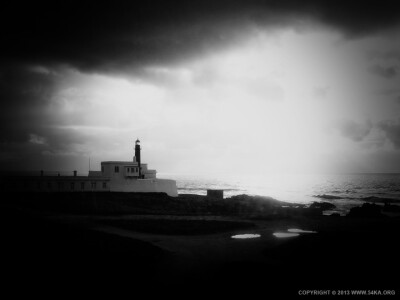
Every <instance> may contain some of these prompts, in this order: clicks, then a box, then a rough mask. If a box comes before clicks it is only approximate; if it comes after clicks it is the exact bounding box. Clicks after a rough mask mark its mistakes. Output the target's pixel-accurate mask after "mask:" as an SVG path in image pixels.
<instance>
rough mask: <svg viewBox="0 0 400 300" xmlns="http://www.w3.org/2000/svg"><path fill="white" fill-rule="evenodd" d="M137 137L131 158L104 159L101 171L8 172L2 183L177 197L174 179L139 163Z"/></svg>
mask: <svg viewBox="0 0 400 300" xmlns="http://www.w3.org/2000/svg"><path fill="white" fill-rule="evenodd" d="M140 151H141V148H140V141H139V140H136V143H135V156H134V157H133V160H132V161H103V162H101V171H89V174H88V176H77V172H76V171H74V173H73V176H60V174H57V175H46V174H45V173H44V172H43V171H41V172H40V176H26V175H25V176H7V177H6V178H5V180H4V178H3V180H2V183H3V184H4V186H5V187H6V188H7V189H12V190H13V191H15V190H17V191H29V192H35V191H36V192H139V193H166V194H168V195H169V196H172V197H177V196H178V191H177V188H176V182H175V180H170V179H158V178H156V173H157V172H156V170H149V169H148V168H147V164H142V163H141V158H140Z"/></svg>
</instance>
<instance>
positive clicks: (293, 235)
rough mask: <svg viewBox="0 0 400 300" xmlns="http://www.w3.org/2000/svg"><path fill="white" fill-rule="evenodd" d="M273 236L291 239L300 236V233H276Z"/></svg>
mask: <svg viewBox="0 0 400 300" xmlns="http://www.w3.org/2000/svg"><path fill="white" fill-rule="evenodd" d="M273 235H274V236H275V237H277V238H289V237H295V236H299V234H298V233H292V232H274V233H273Z"/></svg>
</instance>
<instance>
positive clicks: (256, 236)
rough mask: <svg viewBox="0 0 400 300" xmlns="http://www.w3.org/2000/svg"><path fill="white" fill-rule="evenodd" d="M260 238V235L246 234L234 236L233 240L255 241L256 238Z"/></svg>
mask: <svg viewBox="0 0 400 300" xmlns="http://www.w3.org/2000/svg"><path fill="white" fill-rule="evenodd" d="M260 236H261V235H259V234H253V233H246V234H237V235H232V236H231V238H233V239H255V238H259V237H260Z"/></svg>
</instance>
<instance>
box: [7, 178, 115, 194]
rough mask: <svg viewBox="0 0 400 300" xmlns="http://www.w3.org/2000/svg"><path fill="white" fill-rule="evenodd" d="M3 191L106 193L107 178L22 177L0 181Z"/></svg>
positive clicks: (108, 184) (107, 186) (108, 185)
mask: <svg viewBox="0 0 400 300" xmlns="http://www.w3.org/2000/svg"><path fill="white" fill-rule="evenodd" d="M2 183H3V185H4V187H3V188H4V189H5V190H8V191H16V192H108V191H110V180H109V179H108V178H104V177H99V178H90V177H87V176H24V177H9V178H6V179H4V181H3V180H2Z"/></svg>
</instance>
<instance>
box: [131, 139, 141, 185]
mask: <svg viewBox="0 0 400 300" xmlns="http://www.w3.org/2000/svg"><path fill="white" fill-rule="evenodd" d="M133 161H134V162H135V161H136V162H137V163H138V167H139V178H141V177H142V170H141V166H140V141H139V139H136V142H135V157H134V158H133Z"/></svg>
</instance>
